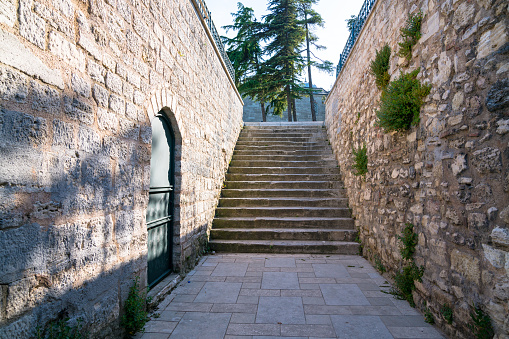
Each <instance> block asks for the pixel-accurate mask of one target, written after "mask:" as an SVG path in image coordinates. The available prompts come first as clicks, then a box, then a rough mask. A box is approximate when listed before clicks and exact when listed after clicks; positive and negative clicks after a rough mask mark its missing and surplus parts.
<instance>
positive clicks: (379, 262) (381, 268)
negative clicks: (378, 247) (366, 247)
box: [374, 254, 387, 274]
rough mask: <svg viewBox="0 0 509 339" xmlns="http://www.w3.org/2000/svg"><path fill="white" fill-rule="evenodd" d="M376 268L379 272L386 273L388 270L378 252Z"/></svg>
mask: <svg viewBox="0 0 509 339" xmlns="http://www.w3.org/2000/svg"><path fill="white" fill-rule="evenodd" d="M374 259H375V268H376V269H377V270H378V272H380V273H382V274H383V273H385V272H387V269H386V268H385V266H384V264H383V263H382V259H380V256H378V254H375V257H374Z"/></svg>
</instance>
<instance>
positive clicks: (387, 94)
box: [376, 69, 431, 132]
mask: <svg viewBox="0 0 509 339" xmlns="http://www.w3.org/2000/svg"><path fill="white" fill-rule="evenodd" d="M417 74H419V69H416V70H415V71H413V72H411V73H407V74H401V76H400V77H399V78H398V79H396V80H394V81H391V82H390V83H389V85H388V86H387V89H386V90H385V91H383V92H382V95H381V97H380V110H379V111H377V112H376V115H377V118H378V121H377V126H380V127H382V128H383V129H384V131H385V132H391V131H404V130H408V129H409V128H410V126H412V125H417V124H419V121H420V117H419V113H420V110H421V106H422V104H423V99H424V98H425V97H426V96H427V95H428V94H429V93H430V90H431V86H428V85H421V82H420V81H419V80H417Z"/></svg>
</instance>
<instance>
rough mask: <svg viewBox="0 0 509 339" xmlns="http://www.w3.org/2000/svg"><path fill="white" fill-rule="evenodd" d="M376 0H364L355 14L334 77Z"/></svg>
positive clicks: (343, 62) (342, 64)
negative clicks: (355, 16) (356, 14)
mask: <svg viewBox="0 0 509 339" xmlns="http://www.w3.org/2000/svg"><path fill="white" fill-rule="evenodd" d="M376 1H377V0H366V1H364V4H363V5H362V8H361V10H360V12H359V15H358V16H357V18H356V20H355V22H354V24H353V27H352V31H351V32H350V36H349V37H348V40H347V42H346V45H345V48H344V49H343V53H341V55H340V56H339V63H338V66H337V68H336V77H337V76H338V75H339V72H340V71H341V69H342V68H343V66H344V65H345V62H346V59H348V55H350V52H351V50H352V48H353V46H354V45H355V41H357V37H358V36H359V33H360V32H361V30H362V27H363V26H364V23H365V22H366V19H367V18H368V16H369V13H371V9H372V8H373V5H374V4H375V2H376Z"/></svg>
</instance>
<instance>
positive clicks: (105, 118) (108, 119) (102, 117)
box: [97, 108, 118, 133]
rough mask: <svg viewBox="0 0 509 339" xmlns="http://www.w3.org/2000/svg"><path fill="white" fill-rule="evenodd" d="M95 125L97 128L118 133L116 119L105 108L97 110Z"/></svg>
mask: <svg viewBox="0 0 509 339" xmlns="http://www.w3.org/2000/svg"><path fill="white" fill-rule="evenodd" d="M97 124H98V125H99V128H100V129H102V130H106V131H111V132H113V133H116V132H117V131H118V118H117V116H116V115H115V114H113V113H110V112H109V111H108V110H107V109H105V108H98V109H97Z"/></svg>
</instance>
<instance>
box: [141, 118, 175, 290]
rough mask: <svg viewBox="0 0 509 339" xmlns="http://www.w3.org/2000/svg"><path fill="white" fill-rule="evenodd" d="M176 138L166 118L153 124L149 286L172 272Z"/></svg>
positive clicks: (148, 214) (148, 213)
mask: <svg viewBox="0 0 509 339" xmlns="http://www.w3.org/2000/svg"><path fill="white" fill-rule="evenodd" d="M174 145H175V142H174V136H173V132H172V129H171V126H170V123H169V121H168V119H167V118H166V117H165V116H163V115H158V116H156V117H155V118H154V119H153V121H152V157H151V160H150V190H149V200H148V207H147V230H148V278H147V280H148V285H149V286H150V287H152V286H154V285H155V284H157V283H158V282H159V281H160V280H161V279H163V278H164V277H165V276H166V275H168V273H170V271H171V268H172V267H171V264H172V219H173V185H174V160H173V159H174V154H173V152H174Z"/></svg>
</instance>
